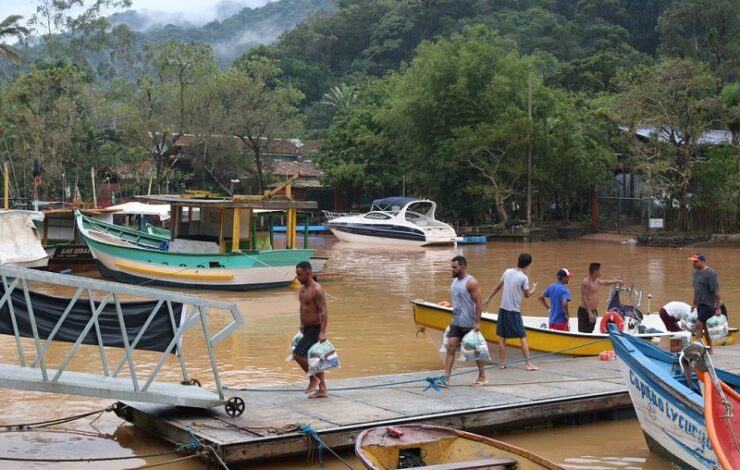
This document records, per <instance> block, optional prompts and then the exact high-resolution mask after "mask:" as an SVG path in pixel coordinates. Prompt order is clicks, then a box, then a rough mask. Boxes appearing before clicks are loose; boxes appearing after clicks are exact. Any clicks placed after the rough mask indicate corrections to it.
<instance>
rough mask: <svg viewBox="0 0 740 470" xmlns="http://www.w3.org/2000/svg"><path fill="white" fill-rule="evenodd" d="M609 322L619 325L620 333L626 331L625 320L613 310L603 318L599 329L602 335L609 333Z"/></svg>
mask: <svg viewBox="0 0 740 470" xmlns="http://www.w3.org/2000/svg"><path fill="white" fill-rule="evenodd" d="M609 322H612V323H614V324H615V325H617V329H618V330H619V331H624V320H622V315H620V314H618V313H617V312H615V311H614V310H611V311H609V312H606V315H604V316H603V317H602V318H601V326H600V327H599V329H600V330H601V332H602V333H608V332H609V330H608V327H609Z"/></svg>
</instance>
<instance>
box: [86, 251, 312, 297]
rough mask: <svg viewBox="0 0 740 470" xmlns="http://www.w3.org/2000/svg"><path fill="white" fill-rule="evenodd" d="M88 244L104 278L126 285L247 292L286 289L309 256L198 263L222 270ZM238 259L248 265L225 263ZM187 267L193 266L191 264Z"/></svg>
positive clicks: (290, 254)
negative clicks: (145, 284) (299, 264)
mask: <svg viewBox="0 0 740 470" xmlns="http://www.w3.org/2000/svg"><path fill="white" fill-rule="evenodd" d="M88 244H89V246H90V250H91V252H92V255H93V257H94V258H95V262H96V264H97V266H98V269H99V270H100V273H101V274H102V275H103V276H105V277H110V278H113V279H116V280H118V281H122V282H129V283H144V282H146V283H148V284H155V285H164V286H170V287H187V288H196V289H225V290H250V289H265V288H270V287H279V286H286V285H288V284H290V283H291V281H292V280H293V279H295V265H296V264H297V263H299V262H301V261H306V260H309V259H310V257H311V254H312V251H311V250H275V251H273V252H270V253H269V255H270V256H269V259H266V258H267V257H266V256H265V254H263V253H260V254H252V255H249V254H244V255H241V256H240V255H228V257H227V255H224V256H217V257H212V258H211V259H212V261H210V262H209V261H208V260H205V261H204V262H202V263H198V264H197V265H200V266H208V265H209V263H218V264H219V265H223V266H224V267H218V268H203V267H187V266H184V267H183V266H181V265H182V264H184V263H178V261H181V260H183V259H184V258H189V257H188V256H187V255H183V254H180V253H177V254H171V255H172V256H168V254H166V252H165V253H158V252H154V251H152V250H145V249H135V248H133V249H125V248H120V247H115V248H113V249H112V248H111V247H107V246H105V245H102V244H100V243H97V242H95V241H88ZM200 257H202V255H200ZM237 257H239V258H243V259H245V260H248V261H246V262H245V264H246V263H248V265H242V266H239V265H236V266H230V265H231V264H234V263H226V264H225V260H226V259H229V258H237ZM190 258H192V257H190ZM188 264H189V265H192V261H191V262H189V263H188Z"/></svg>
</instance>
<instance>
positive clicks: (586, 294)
mask: <svg viewBox="0 0 740 470" xmlns="http://www.w3.org/2000/svg"><path fill="white" fill-rule="evenodd" d="M600 277H601V263H591V264H589V265H588V277H587V278H586V279H584V280H583V283H582V284H581V305H580V306H579V307H578V331H579V332H580V333H593V332H594V327H595V326H596V317H597V316H598V315H599V310H598V309H599V286H612V285H614V284H624V281H623V280H621V279H610V280H608V281H606V280H603V279H600Z"/></svg>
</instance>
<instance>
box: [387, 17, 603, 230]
mask: <svg viewBox="0 0 740 470" xmlns="http://www.w3.org/2000/svg"><path fill="white" fill-rule="evenodd" d="M528 75H529V64H528V60H526V59H523V58H521V57H519V55H518V54H517V53H516V49H515V47H512V45H511V44H510V43H506V42H502V41H501V40H499V39H497V38H496V36H495V35H492V34H491V33H490V32H489V31H488V30H486V29H484V28H473V29H471V30H469V31H467V32H466V33H465V34H464V35H453V36H452V38H451V39H450V40H445V39H442V40H439V41H437V42H435V43H424V44H423V45H422V46H420V48H419V50H418V53H417V57H416V58H415V59H414V60H413V61H412V63H411V65H410V67H409V68H408V69H407V70H405V71H404V73H403V74H402V75H401V78H400V79H399V82H398V85H397V87H396V88H395V89H394V92H393V95H392V97H391V98H390V100H389V102H390V105H389V106H388V108H387V110H384V112H382V113H381V114H380V116H381V122H383V124H384V125H385V126H386V127H387V128H388V129H391V130H392V132H393V133H394V134H395V138H396V141H397V143H398V145H399V146H400V148H401V149H402V151H403V152H404V155H405V161H406V166H405V170H406V174H407V176H408V177H409V179H410V181H411V185H412V188H415V190H416V191H417V192H419V193H421V194H423V195H428V196H431V197H433V198H435V199H436V200H439V201H441V202H442V203H443V206H447V205H448V204H449V207H457V208H461V209H462V208H465V209H463V210H467V211H466V212H467V214H461V215H467V216H468V217H471V216H473V214H475V213H476V212H477V213H481V212H484V211H485V210H486V209H488V208H489V207H492V208H494V209H495V211H496V212H497V213H498V215H499V216H500V219H502V220H501V221H502V222H503V221H505V220H507V219H508V217H509V214H508V210H507V206H509V205H510V204H511V201H512V200H513V199H516V200H518V201H519V202H518V203H519V205H520V206H523V204H522V202H523V199H524V198H526V193H524V191H523V188H525V187H526V185H525V184H524V181H526V175H527V158H526V156H527V148H528V141H529V140H528V136H529V135H530V132H531V133H532V140H533V145H534V148H535V149H536V152H535V153H536V158H537V161H539V162H540V163H539V164H538V165H537V168H536V174H537V175H539V176H537V178H539V180H540V181H542V182H547V183H548V184H549V183H550V182H552V181H553V180H555V179H556V177H558V175H561V176H559V179H560V180H561V181H563V184H564V185H568V189H569V190H572V192H575V190H576V189H578V188H579V187H580V186H582V185H590V184H591V180H590V179H591V178H592V177H593V175H594V173H595V171H594V169H598V168H600V166H601V168H602V169H603V156H604V155H605V152H604V149H603V148H600V147H599V145H598V144H597V143H594V142H593V141H590V140H589V139H588V138H587V137H585V136H582V135H579V134H578V133H579V132H580V131H581V126H580V125H579V123H578V120H577V116H578V115H577V113H576V112H575V111H573V110H572V108H571V107H570V104H569V102H568V100H567V99H566V97H565V96H564V95H562V94H559V93H557V92H554V91H553V90H551V89H548V88H547V87H545V86H544V85H543V84H542V83H541V80H539V78H538V77H537V76H533V77H532V81H533V93H532V95H533V97H532V102H533V119H532V121H530V120H529V118H528V98H527V82H528ZM530 126H531V129H532V130H531V131H530ZM538 152H539V153H538ZM587 156H590V157H591V158H586V157H587ZM555 159H560V160H561V161H564V162H569V163H570V164H573V165H577V166H578V171H575V170H572V171H563V170H564V169H565V167H566V166H567V165H566V164H565V163H564V164H563V166H562V167H553V161H555ZM551 167H553V168H557V169H558V170H559V171H560V172H561V173H557V172H556V171H554V169H553V168H551ZM565 175H567V176H565ZM535 182H536V181H535ZM565 196H566V197H569V196H570V193H567V194H566V195H565Z"/></svg>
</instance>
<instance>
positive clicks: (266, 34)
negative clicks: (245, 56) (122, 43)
mask: <svg viewBox="0 0 740 470" xmlns="http://www.w3.org/2000/svg"><path fill="white" fill-rule="evenodd" d="M334 8H335V7H334V1H333V0H278V1H276V2H273V3H268V4H267V5H265V6H263V7H260V8H243V9H242V10H241V11H239V12H237V13H236V14H234V15H230V16H228V17H227V18H224V19H223V20H221V21H212V22H210V23H207V24H205V25H204V26H199V27H194V26H189V27H188V26H176V25H167V26H165V27H159V28H146V29H145V30H144V31H139V28H137V27H136V26H137V25H138V26H139V27H142V26H144V25H145V24H146V22H147V20H146V18H142V17H141V15H140V14H137V13H136V12H135V11H131V12H126V13H122V14H119V15H114V16H113V17H111V24H112V25H117V24H126V25H129V26H131V27H132V29H134V30H135V31H137V32H136V34H135V37H136V41H137V42H138V43H139V44H146V43H159V42H166V41H169V40H176V41H183V42H187V41H195V42H204V43H208V44H210V45H211V46H212V47H213V49H214V51H215V53H216V58H217V60H218V63H219V64H221V65H224V66H228V65H230V64H231V62H233V60H234V59H235V58H236V57H237V56H239V55H241V54H242V53H244V51H245V50H247V49H250V48H252V47H255V46H257V45H260V44H269V43H272V42H275V41H276V40H277V39H278V37H279V36H280V35H281V34H282V33H283V32H285V31H288V30H291V29H293V28H294V27H295V26H296V25H297V24H298V23H300V22H301V21H303V20H304V19H306V18H307V17H309V16H311V15H312V14H314V13H318V12H321V11H324V12H331V11H333V10H334Z"/></svg>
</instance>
